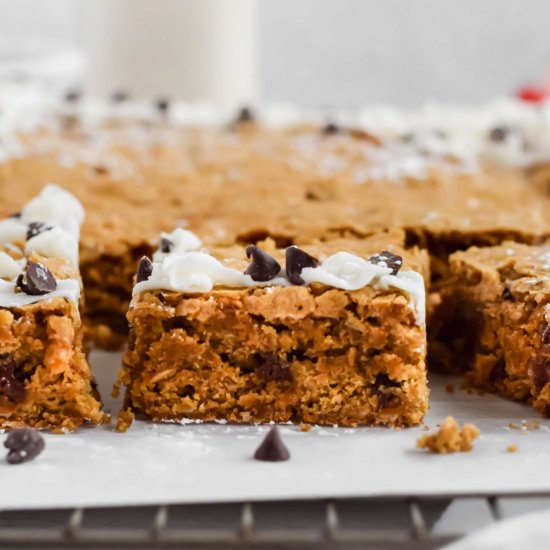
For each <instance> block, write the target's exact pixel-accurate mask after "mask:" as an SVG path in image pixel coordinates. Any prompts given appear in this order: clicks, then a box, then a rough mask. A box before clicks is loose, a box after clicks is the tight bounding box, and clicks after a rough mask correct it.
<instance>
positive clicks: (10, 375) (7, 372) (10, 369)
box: [0, 355, 27, 403]
mask: <svg viewBox="0 0 550 550" xmlns="http://www.w3.org/2000/svg"><path fill="white" fill-rule="evenodd" d="M16 366H17V365H16V363H15V361H14V359H13V358H12V357H10V356H9V355H3V356H0V396H2V395H5V396H6V397H7V398H8V399H9V400H10V401H12V402H13V403H21V402H22V401H24V400H25V397H26V395H27V390H26V388H25V384H24V383H23V382H21V381H20V380H18V379H17V378H16V377H15V368H16Z"/></svg>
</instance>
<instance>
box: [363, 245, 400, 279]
mask: <svg viewBox="0 0 550 550" xmlns="http://www.w3.org/2000/svg"><path fill="white" fill-rule="evenodd" d="M367 261H368V262H370V263H371V264H375V265H379V266H381V267H388V268H389V269H391V274H392V275H397V274H398V273H399V270H400V269H401V267H402V266H403V258H402V257H401V256H398V255H397V254H393V253H392V252H390V251H389V250H382V252H379V253H378V254H374V255H372V256H371V257H370V258H369V259H368V260H367Z"/></svg>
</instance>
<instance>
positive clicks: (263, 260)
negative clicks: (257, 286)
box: [244, 244, 281, 281]
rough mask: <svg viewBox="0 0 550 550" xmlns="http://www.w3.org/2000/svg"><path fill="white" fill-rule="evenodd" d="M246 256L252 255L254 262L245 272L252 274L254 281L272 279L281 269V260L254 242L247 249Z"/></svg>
mask: <svg viewBox="0 0 550 550" xmlns="http://www.w3.org/2000/svg"><path fill="white" fill-rule="evenodd" d="M246 257H247V258H250V257H252V263H251V264H250V265H249V266H248V268H247V269H246V271H245V272H244V274H245V275H250V277H252V280H253V281H271V279H273V278H274V277H276V276H277V274H278V273H279V271H281V266H280V265H279V262H277V260H276V259H275V258H274V257H273V256H271V255H269V254H268V253H267V252H264V251H263V250H261V249H260V248H258V247H257V246H256V245H254V244H251V245H250V246H249V247H248V248H247V249H246Z"/></svg>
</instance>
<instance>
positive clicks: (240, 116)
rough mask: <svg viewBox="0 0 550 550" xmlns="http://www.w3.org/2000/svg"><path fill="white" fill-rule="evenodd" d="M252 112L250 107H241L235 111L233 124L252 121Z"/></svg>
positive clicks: (253, 117)
mask: <svg viewBox="0 0 550 550" xmlns="http://www.w3.org/2000/svg"><path fill="white" fill-rule="evenodd" d="M254 119H255V116H254V112H253V111H252V109H250V107H243V108H242V109H240V110H239V112H238V113H237V116H236V118H235V121H234V124H245V123H247V122H254Z"/></svg>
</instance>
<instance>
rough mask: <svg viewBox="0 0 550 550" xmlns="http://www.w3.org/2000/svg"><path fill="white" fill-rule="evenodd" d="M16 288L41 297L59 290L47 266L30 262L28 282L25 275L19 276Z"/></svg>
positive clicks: (28, 263) (28, 264)
mask: <svg viewBox="0 0 550 550" xmlns="http://www.w3.org/2000/svg"><path fill="white" fill-rule="evenodd" d="M16 287H18V288H20V289H21V290H22V291H23V292H24V293H25V294H29V295H30V296H40V295H42V294H47V293H48V292H53V291H54V290H55V289H56V288H57V281H56V280H55V277H54V276H53V275H52V274H51V272H50V270H49V269H48V268H47V267H46V266H45V265H42V264H38V263H35V262H31V261H29V262H27V276H26V280H24V279H23V274H21V275H19V277H18V278H17V282H16Z"/></svg>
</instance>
